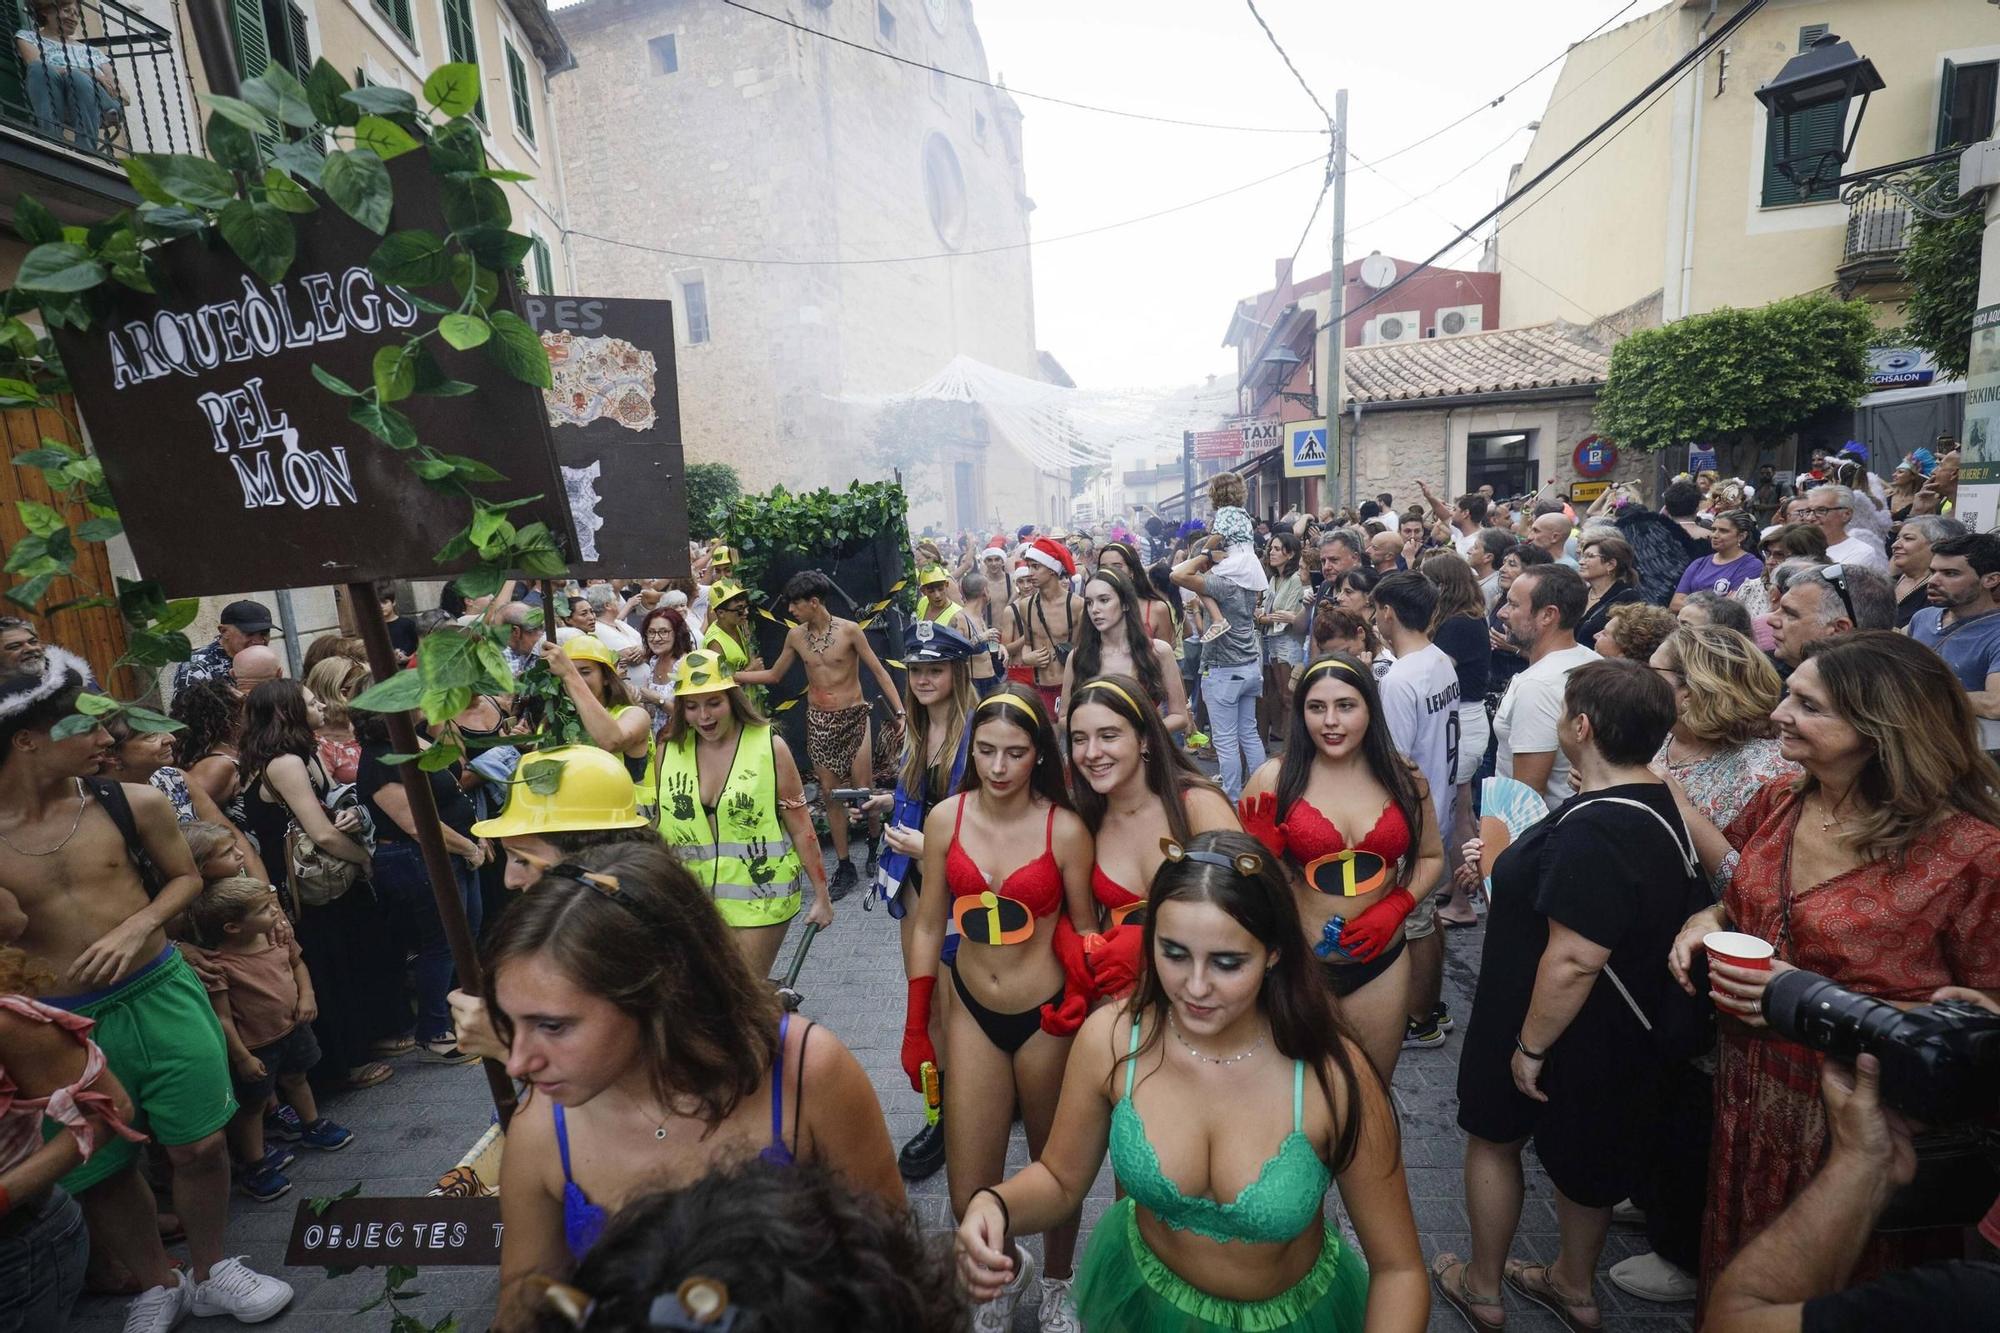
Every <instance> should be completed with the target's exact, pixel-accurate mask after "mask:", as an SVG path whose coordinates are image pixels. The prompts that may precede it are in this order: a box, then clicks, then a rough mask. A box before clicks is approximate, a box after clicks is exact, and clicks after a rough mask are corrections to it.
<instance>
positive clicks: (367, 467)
mask: <svg viewBox="0 0 2000 1333" xmlns="http://www.w3.org/2000/svg"><path fill="white" fill-rule="evenodd" d="M420 157H421V155H420V154H411V155H409V157H408V158H406V159H404V160H399V161H397V162H394V163H391V164H390V175H391V177H392V179H393V181H394V184H395V188H396V201H397V202H396V206H395V211H394V214H393V216H392V220H391V222H390V228H391V230H403V229H408V228H429V229H433V230H440V231H441V230H443V228H444V221H443V215H442V211H441V209H440V207H439V204H438V199H437V187H436V182H435V179H434V178H433V177H432V176H431V174H430V172H429V170H428V168H427V167H425V166H424V165H423V163H422V162H421V161H419V160H418V159H419V158H420ZM292 222H293V224H294V227H295V233H296V236H297V258H296V259H295V260H294V262H293V264H292V266H291V268H290V270H288V271H287V273H286V274H285V277H284V278H283V279H282V280H281V281H279V282H275V283H269V284H267V283H264V282H262V281H260V280H259V279H258V278H256V277H255V276H253V275H252V274H250V273H249V272H248V271H247V270H246V269H245V268H244V267H243V264H242V262H241V261H240V260H238V259H237V258H236V256H235V255H234V254H233V253H231V252H230V251H229V250H228V249H226V248H224V247H222V246H210V245H208V244H205V243H204V242H203V241H202V240H201V239H200V238H197V237H189V238H187V239H184V240H180V241H176V242H174V243H173V244H171V245H168V246H165V247H162V248H161V249H160V250H159V251H157V252H156V255H157V259H158V263H159V266H160V269H161V270H162V273H161V276H162V278H163V279H164V280H163V281H161V282H160V283H159V284H158V285H159V288H160V290H161V291H162V292H166V293H170V295H167V296H158V295H151V294H148V293H144V292H137V291H133V290H131V289H129V288H126V287H121V286H112V287H110V288H108V289H107V290H108V291H109V292H110V293H111V294H112V302H113V303H112V308H111V310H110V313H109V314H108V315H106V316H105V317H104V318H102V319H100V320H99V321H97V323H95V324H94V325H93V326H92V327H91V328H90V329H89V330H88V331H78V330H76V329H60V330H57V331H56V332H55V341H56V346H57V348H58V350H60V352H61V353H62V359H63V364H64V366H65V367H66V368H67V370H68V371H69V376H70V380H71V382H72V383H73V384H74V385H75V386H76V397H77V404H78V406H79V408H80V409H81V411H82V414H83V421H84V425H85V427H86V428H87V429H88V430H89V432H90V440H91V446H92V448H93V449H94V450H95V451H96V453H97V456H98V457H99V458H100V459H101V460H102V461H103V464H104V475H105V479H106V481H108V482H109V483H110V486H111V494H112V497H113V499H115V500H116V501H117V503H118V512H119V516H120V517H121V518H122V519H123V521H124V525H125V532H126V535H127V537H128V538H129V539H130V541H131V543H132V555H133V558H134V559H135V560H136V561H137V563H138V566H139V569H140V571H141V573H142V574H143V575H144V576H145V577H146V578H149V579H155V580H157V581H158V582H159V583H160V585H161V587H162V588H163V589H164V590H165V592H166V594H167V595H168V596H169V597H199V596H206V595H209V594H217V593H231V592H237V591H240V590H241V589H244V588H315V587H322V586H324V585H326V584H330V583H347V582H354V581H358V580H368V579H382V578H408V577H413V576H414V577H427V578H435V577H437V576H438V575H439V574H441V573H445V572H450V571H452V570H454V569H462V568H464V567H465V565H464V564H463V563H461V564H460V565H457V566H448V565H439V564H437V563H436V562H435V561H434V560H433V558H432V557H433V556H434V555H435V553H436V552H437V550H438V548H439V547H441V546H443V545H444V543H445V541H446V539H447V538H449V537H450V536H451V535H452V534H453V533H455V532H457V531H458V530H459V529H460V528H462V527H464V526H465V522H466V519H467V517H468V510H467V506H466V503H465V501H464V500H463V499H462V498H457V497H452V496H447V495H442V494H439V493H438V492H436V491H433V490H431V489H430V488H429V487H427V486H425V485H423V484H422V483H421V482H419V481H418V480H417V478H416V477H415V476H414V475H413V474H412V473H411V472H410V469H409V466H408V460H407V459H406V458H405V457H404V456H403V455H402V454H399V453H398V452H397V451H396V450H394V449H392V448H391V447H390V446H388V445H386V444H384V443H382V442H381V441H380V440H378V439H376V438H375V437H374V436H373V435H371V434H369V432H368V431H366V430H364V429H363V428H362V427H361V426H360V425H358V424H356V423H355V422H354V421H353V420H351V419H350V417H349V411H350V409H352V408H354V407H355V406H356V400H354V399H352V398H348V397H343V396H341V395H340V394H338V393H336V392H334V391H332V390H330V389H328V388H327V387H326V386H325V385H324V384H323V383H320V382H318V381H317V380H316V379H315V377H314V374H313V372H314V371H315V369H317V370H319V371H321V372H323V373H325V374H327V375H330V376H332V377H334V378H336V379H338V380H339V381H341V382H343V383H345V384H348V385H352V386H356V387H360V386H365V385H367V384H369V383H370V382H372V380H373V378H374V370H373V362H374V357H375V353H376V351H377V350H379V349H380V348H383V347H388V346H392V345H394V344H397V343H400V342H402V341H403V340H404V339H405V338H406V337H408V335H409V332H410V330H412V329H413V328H415V327H417V325H418V324H419V321H420V320H421V319H422V315H421V312H420V311H419V310H418V309H417V307H416V305H415V304H414V303H412V302H411V300H410V298H409V295H408V294H407V293H406V292H404V291H403V290H402V289H401V288H398V287H395V286H392V285H390V284H388V283H386V282H383V281H382V280H381V279H379V278H377V277H376V276H375V275H374V274H373V273H371V272H369V269H368V259H369V256H370V255H372V254H373V253H374V251H375V248H376V246H378V245H379V244H381V237H379V236H377V235H376V234H375V233H374V232H372V231H369V230H368V229H367V228H365V227H363V226H361V225H360V224H359V223H357V222H354V221H353V220H351V219H350V218H349V217H348V216H347V215H346V214H345V213H343V212H341V211H340V210H339V209H337V208H334V207H332V206H331V205H322V207H321V208H320V209H319V211H317V212H315V213H313V214H310V215H309V216H305V217H301V218H295V219H293V220H292ZM513 299H514V298H513V295H512V292H511V288H509V289H507V290H503V291H502V293H501V295H500V296H499V297H498V299H497V300H496V301H495V302H494V305H495V307H496V308H502V307H505V308H513ZM426 345H427V346H428V347H430V348H431V349H432V351H433V355H434V357H435V362H436V365H437V368H438V369H439V370H440V371H441V372H442V373H443V375H444V376H445V377H447V378H450V379H454V380H459V381H462V382H464V383H467V384H471V385H473V386H474V388H475V389H476V390H477V392H476V393H474V394H473V395H471V396H467V397H447V396H425V395H417V396H413V397H409V398H405V399H403V400H401V401H399V402H397V403H395V404H394V410H395V411H397V412H399V413H401V414H402V415H403V416H405V417H407V418H408V420H409V422H410V424H411V425H412V426H413V427H414V429H415V432H416V436H417V438H418V439H420V440H421V441H423V442H424V443H425V444H427V445H429V446H431V447H432V448H435V449H437V450H439V451H440V452H443V453H449V454H460V455H464V456H466V457H470V458H475V459H477V460H479V461H480V462H482V463H484V464H486V465H487V466H489V467H491V468H493V469H494V470H495V471H497V472H499V473H500V474H501V475H502V476H504V477H505V478H507V480H506V482H505V483H495V484H494V485H492V486H490V487H486V488H484V489H483V493H484V494H486V495H488V496H489V497H490V498H491V499H494V500H505V499H509V498H512V497H516V496H539V497H540V498H539V499H537V500H535V501H534V502H532V503H530V504H528V505H526V506H524V507H522V508H520V509H517V510H515V511H514V512H513V513H512V514H511V515H510V517H511V518H512V519H513V520H514V521H515V522H516V523H520V524H526V523H529V522H532V521H536V520H540V521H541V522H544V523H547V524H548V525H549V528H550V529H551V530H552V531H553V532H555V533H556V534H558V540H559V541H561V542H562V544H563V545H564V546H565V547H566V548H567V547H568V546H569V544H570V538H571V528H570V519H569V509H568V507H567V505H566V504H565V503H564V501H563V489H562V482H561V478H560V475H559V474H558V472H557V470H556V456H555V450H554V448H553V446H552V445H551V443H550V440H549V428H548V424H547V418H546V414H545V413H544V412H542V411H541V410H540V409H541V390H539V389H537V388H535V387H534V386H533V385H531V384H525V383H522V382H521V381H520V380H517V379H515V378H514V377H513V376H511V375H509V374H508V373H507V372H506V371H505V370H504V369H502V368H501V367H500V365H499V364H498V363H496V362H495V361H493V360H492V359H491V358H490V357H488V356H487V355H485V354H484V353H482V352H478V351H469V352H459V351H454V350H453V349H452V348H451V347H449V346H447V345H444V344H443V343H442V341H441V340H437V339H431V340H428V341H427V344H426Z"/></svg>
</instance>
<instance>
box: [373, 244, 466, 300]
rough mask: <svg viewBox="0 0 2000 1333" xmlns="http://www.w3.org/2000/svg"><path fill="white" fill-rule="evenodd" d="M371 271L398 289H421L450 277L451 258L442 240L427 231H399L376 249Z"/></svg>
mask: <svg viewBox="0 0 2000 1333" xmlns="http://www.w3.org/2000/svg"><path fill="white" fill-rule="evenodd" d="M368 270H369V272H371V273H373V274H374V275H375V276H376V277H378V278H380V279H382V280H383V281H384V282H393V283H395V284H396V285H397V286H398V287H420V286H424V285H426V284H429V283H433V282H443V281H444V280H445V279H446V278H448V277H450V276H451V257H450V256H449V255H448V254H447V253H446V252H445V248H444V238H443V237H441V236H438V235H436V234H434V233H432V232H428V231H399V232H393V233H391V234H390V235H389V236H387V237H384V238H383V241H382V244H380V245H378V246H376V247H375V253H374V254H372V255H370V256H369V257H368Z"/></svg>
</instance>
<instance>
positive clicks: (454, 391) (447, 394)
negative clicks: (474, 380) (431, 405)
mask: <svg viewBox="0 0 2000 1333" xmlns="http://www.w3.org/2000/svg"><path fill="white" fill-rule="evenodd" d="M417 392H418V393H424V394H429V395H430V396H431V397H433V398H463V397H465V395H467V394H469V393H478V392H479V386H478V385H477V384H467V383H466V382H465V381H464V380H453V379H443V380H439V381H438V382H437V383H435V384H425V383H424V382H423V381H421V380H419V381H418V382H417Z"/></svg>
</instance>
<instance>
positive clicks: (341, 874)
mask: <svg viewBox="0 0 2000 1333" xmlns="http://www.w3.org/2000/svg"><path fill="white" fill-rule="evenodd" d="M349 808H354V809H360V808H361V798H360V792H359V791H358V790H357V789H356V788H355V786H354V785H353V784H352V783H348V784H345V785H342V786H336V787H332V788H329V789H328V791H327V793H326V811H327V813H328V814H329V815H333V814H338V813H339V812H340V811H341V810H344V809H349ZM363 814H364V815H365V814H366V811H365V810H364V811H363ZM354 836H355V837H356V839H357V840H358V841H360V842H361V843H362V845H364V846H368V845H370V844H371V843H372V841H373V836H372V831H371V830H368V829H365V828H364V829H363V830H360V831H358V832H357V833H356V834H355V835H354ZM360 878H361V867H360V866H358V865H356V864H355V863H354V862H352V861H343V860H341V859H340V858H339V857H337V856H335V855H333V854H332V853H331V852H327V851H324V850H322V849H321V848H320V846H319V844H318V843H316V842H314V841H313V840H312V837H311V835H310V834H308V833H307V832H306V831H305V830H304V829H302V828H300V827H299V821H298V820H296V819H293V820H292V821H291V822H289V823H288V824H286V826H285V880H286V886H287V888H288V889H289V891H290V893H291V896H292V898H293V900H294V901H295V902H297V903H298V904H299V905H300V906H301V907H325V906H326V905H327V904H328V903H330V902H334V901H336V900H338V899H339V898H341V897H342V896H344V895H345V894H346V893H347V891H348V890H349V889H351V888H353V887H354V884H355V881H356V880H358V879H360Z"/></svg>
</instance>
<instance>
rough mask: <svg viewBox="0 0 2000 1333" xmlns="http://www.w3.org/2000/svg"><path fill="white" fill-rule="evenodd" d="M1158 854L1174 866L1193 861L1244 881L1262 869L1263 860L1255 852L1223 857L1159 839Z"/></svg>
mask: <svg viewBox="0 0 2000 1333" xmlns="http://www.w3.org/2000/svg"><path fill="white" fill-rule="evenodd" d="M1160 854H1161V855H1162V856H1164V857H1166V858H1167V859H1168V860H1169V861H1172V862H1174V863H1175V864H1179V863H1180V862H1182V861H1193V862H1195V863H1196V864H1197V865H1205V866H1216V867H1219V868H1220V869H1223V870H1233V871H1235V872H1236V873H1237V874H1239V875H1241V876H1243V877H1244V878H1245V879H1249V878H1250V877H1251V876H1252V875H1255V874H1257V873H1258V872H1259V871H1261V870H1263V868H1264V858H1263V857H1262V856H1259V855H1258V854H1257V853H1255V852H1245V853H1243V854H1242V855H1241V856H1224V855H1223V854H1222V853H1221V852H1199V851H1195V850H1193V849H1191V848H1187V847H1183V846H1181V845H1180V844H1179V843H1177V842H1175V841H1174V840H1173V839H1172V838H1162V839H1160Z"/></svg>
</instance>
